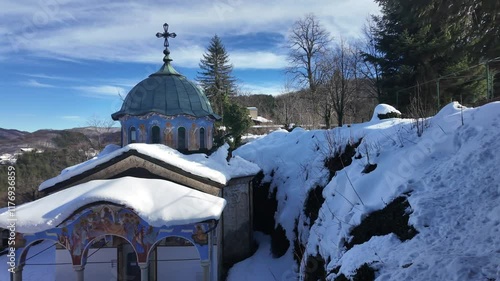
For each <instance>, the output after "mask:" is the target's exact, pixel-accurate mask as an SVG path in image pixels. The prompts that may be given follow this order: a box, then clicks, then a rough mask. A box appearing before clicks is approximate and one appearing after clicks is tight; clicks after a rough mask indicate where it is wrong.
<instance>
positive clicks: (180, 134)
mask: <svg viewBox="0 0 500 281" xmlns="http://www.w3.org/2000/svg"><path fill="white" fill-rule="evenodd" d="M177 149H178V150H184V149H186V129H185V128H184V127H179V129H178V130H177Z"/></svg>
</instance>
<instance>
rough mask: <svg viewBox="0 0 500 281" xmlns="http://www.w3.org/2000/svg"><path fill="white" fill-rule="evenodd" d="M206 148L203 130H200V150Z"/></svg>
mask: <svg viewBox="0 0 500 281" xmlns="http://www.w3.org/2000/svg"><path fill="white" fill-rule="evenodd" d="M206 148H207V146H206V144H205V128H203V127H202V128H200V150H201V149H206Z"/></svg>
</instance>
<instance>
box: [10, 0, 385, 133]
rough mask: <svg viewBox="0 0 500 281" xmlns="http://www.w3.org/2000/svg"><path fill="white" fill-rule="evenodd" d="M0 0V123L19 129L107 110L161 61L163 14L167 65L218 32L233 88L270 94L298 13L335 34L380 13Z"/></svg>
mask: <svg viewBox="0 0 500 281" xmlns="http://www.w3.org/2000/svg"><path fill="white" fill-rule="evenodd" d="M2 2H3V3H2V5H1V6H2V9H1V11H0V77H1V79H0V86H1V90H0V105H1V110H0V127H1V128H10V129H19V130H26V131H35V130H38V129H64V128H74V127H79V126H86V124H87V122H88V120H89V119H90V118H91V117H92V116H96V117H97V118H100V119H110V118H111V117H110V115H111V113H113V112H115V111H117V110H118V109H119V108H120V106H121V99H120V95H121V96H123V97H124V96H125V95H126V94H127V93H128V91H129V90H130V89H131V88H132V87H133V86H134V85H135V84H136V83H138V82H140V81H141V80H142V79H144V78H146V77H147V76H148V75H149V74H151V73H153V72H154V71H156V70H157V69H158V68H159V67H160V66H161V64H162V57H163V54H162V51H163V40H162V39H158V38H156V37H155V36H154V35H155V34H156V32H159V31H162V30H163V29H162V25H163V23H164V22H167V23H168V24H169V25H170V30H169V31H171V32H176V33H177V37H176V38H174V39H170V50H171V57H172V58H173V60H174V61H173V66H174V67H175V68H176V69H177V71H179V72H181V73H182V74H183V75H185V76H186V77H188V78H189V79H194V78H195V77H196V74H197V71H198V63H199V61H200V58H201V57H202V54H203V53H204V52H205V49H206V47H207V45H208V43H209V40H210V38H211V37H212V36H213V35H214V34H218V35H219V36H220V37H221V38H222V41H223V43H224V45H225V46H226V49H227V51H228V52H229V55H230V60H231V63H232V64H233V66H234V71H233V74H234V76H235V77H236V78H237V79H238V81H239V86H240V88H241V89H242V90H243V91H244V92H248V93H254V94H258V93H262V94H273V95H277V94H280V93H282V92H283V91H284V85H285V81H286V79H285V75H284V71H283V68H284V67H286V64H287V62H286V54H287V50H286V48H285V44H286V38H287V34H288V32H289V31H290V28H291V26H292V25H293V23H294V22H295V21H296V20H298V19H300V18H302V17H304V15H306V14H308V13H313V14H315V15H316V16H317V18H318V19H319V20H320V23H321V24H322V25H323V27H324V28H326V29H327V30H328V31H329V32H330V33H331V35H332V36H333V37H334V38H339V37H341V36H342V37H343V38H348V39H355V38H357V37H359V36H360V34H361V27H362V25H363V24H364V22H365V21H366V18H367V17H368V16H369V15H370V14H375V13H378V7H377V5H376V4H375V3H374V2H373V1H372V0H318V1H285V0H277V1H263V0H257V1H243V0H220V1H219V0H217V1H211V0H205V1H201V0H199V1H163V2H161V1H135V2H134V1H130V2H122V1H113V0H111V1H101V0H87V1H71V0H26V1H8V3H6V2H7V1H2ZM268 2H270V3H268ZM116 125H117V126H118V124H116Z"/></svg>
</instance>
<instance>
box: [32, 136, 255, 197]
mask: <svg viewBox="0 0 500 281" xmlns="http://www.w3.org/2000/svg"><path fill="white" fill-rule="evenodd" d="M228 148H229V146H228V145H227V144H226V145H224V146H222V147H220V148H219V149H218V150H217V151H215V152H214V153H212V155H210V156H207V155H206V154H203V153H198V154H191V155H184V154H182V153H180V152H178V151H177V150H175V149H172V148H170V147H168V146H165V145H162V144H145V143H134V144H129V145H127V146H125V147H120V146H117V145H109V146H107V147H106V148H104V150H103V151H102V152H101V153H100V154H99V155H97V156H96V157H94V158H92V159H90V160H88V161H85V162H83V163H80V164H77V165H75V166H71V167H68V168H66V169H64V170H63V171H62V172H61V174H59V175H58V176H56V177H54V178H51V179H48V180H46V181H44V182H42V184H40V187H39V188H38V189H39V190H44V189H46V188H48V187H51V186H53V185H55V184H57V183H59V182H62V181H65V180H67V179H70V178H71V177H74V176H76V175H78V174H81V173H83V172H85V171H88V170H90V169H92V168H94V167H96V166H97V165H100V164H102V163H106V162H108V161H110V160H111V159H113V158H115V157H118V156H120V155H121V154H123V153H126V152H128V151H130V150H135V151H137V152H139V153H141V154H143V155H147V156H149V157H153V158H155V159H158V160H160V161H163V162H165V163H166V164H170V165H173V166H176V167H178V168H180V169H182V170H183V171H185V172H188V173H190V174H193V175H197V176H200V177H204V178H208V179H210V180H212V181H214V182H218V183H221V184H226V183H227V182H228V181H229V180H230V179H232V178H238V177H244V176H251V175H255V174H257V173H258V172H259V171H260V168H259V166H257V165H256V164H253V163H251V162H249V161H246V160H244V159H243V158H241V157H238V156H235V157H233V158H231V159H230V161H229V162H227V161H226V157H227V154H228Z"/></svg>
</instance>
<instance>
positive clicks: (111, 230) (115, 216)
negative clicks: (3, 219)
mask: <svg viewBox="0 0 500 281" xmlns="http://www.w3.org/2000/svg"><path fill="white" fill-rule="evenodd" d="M209 226H210V223H197V224H188V225H180V226H170V227H167V226H163V227H153V226H150V225H149V224H148V223H147V222H146V221H144V220H143V219H141V218H140V217H139V216H138V215H137V214H136V213H135V212H133V211H132V210H130V209H128V208H123V207H121V206H116V205H111V204H104V205H98V206H93V207H89V208H86V209H84V210H83V211H81V212H79V213H78V214H75V215H73V216H72V217H71V219H68V220H66V221H65V222H63V223H62V224H60V225H59V226H57V227H56V228H54V229H51V230H49V231H44V232H40V233H36V234H31V235H30V234H24V235H23V234H20V235H21V237H20V239H24V240H25V242H24V244H25V245H30V244H31V243H32V242H34V241H37V240H41V239H50V240H53V241H56V242H59V243H60V244H61V245H63V246H64V247H65V248H66V249H68V251H69V252H70V255H71V258H72V261H73V264H74V265H80V264H85V263H86V254H87V253H86V252H87V250H88V248H89V247H90V246H91V244H92V243H93V241H94V240H95V239H96V238H101V237H103V236H104V235H115V236H120V237H122V238H124V239H126V240H128V242H129V243H130V244H131V245H132V247H133V248H134V250H135V252H136V253H137V260H138V262H146V261H147V260H148V257H149V253H150V251H151V249H153V248H154V246H155V244H156V243H158V242H159V241H161V240H162V239H164V238H166V237H181V238H184V239H186V240H188V241H190V242H191V243H193V245H194V246H195V247H196V248H197V249H198V252H199V254H200V258H201V260H204V259H208V234H207V233H206V232H207V230H209ZM18 251H20V252H21V253H22V254H23V256H24V257H23V258H21V260H24V259H25V255H26V253H27V251H23V249H18ZM21 263H22V261H21Z"/></svg>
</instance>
